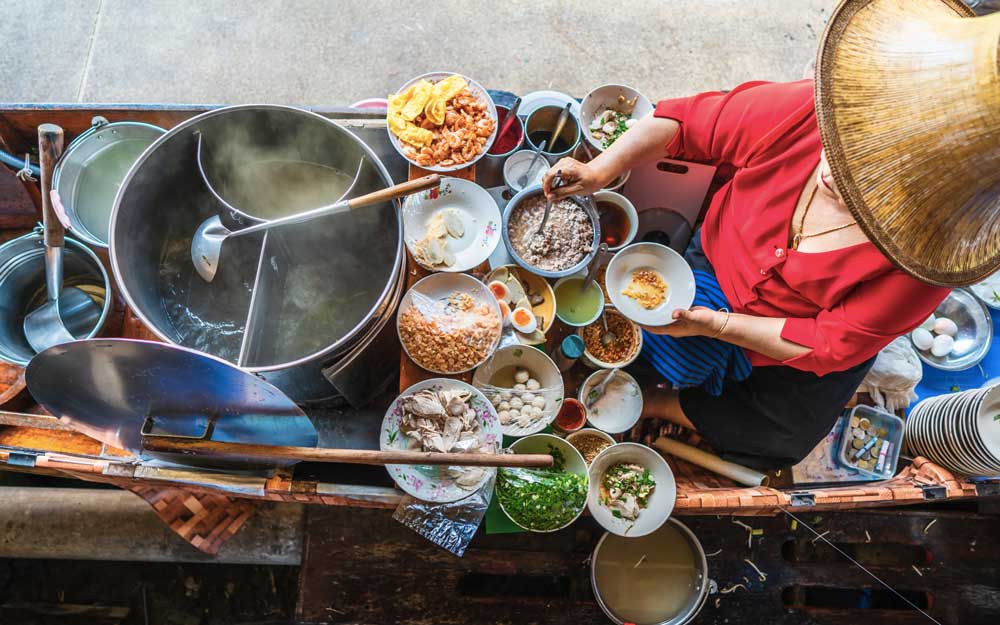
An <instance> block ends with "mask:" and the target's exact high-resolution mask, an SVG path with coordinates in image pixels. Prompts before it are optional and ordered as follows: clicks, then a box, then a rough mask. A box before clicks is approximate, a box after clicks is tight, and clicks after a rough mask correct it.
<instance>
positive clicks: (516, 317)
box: [510, 306, 538, 382]
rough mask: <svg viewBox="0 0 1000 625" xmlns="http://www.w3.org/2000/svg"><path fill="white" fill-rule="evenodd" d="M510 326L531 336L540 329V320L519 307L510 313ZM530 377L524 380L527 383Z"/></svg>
mask: <svg viewBox="0 0 1000 625" xmlns="http://www.w3.org/2000/svg"><path fill="white" fill-rule="evenodd" d="M510 324H511V325H512V326H514V329H515V330H517V331H518V332H521V333H523V334H531V333H532V332H534V331H535V330H536V329H537V328H538V319H536V318H535V313H533V312H531V311H530V310H528V309H527V308H525V307H523V306H519V307H517V308H515V309H514V310H512V311H510ZM528 377H530V376H526V377H525V378H524V381H525V382H527V381H528Z"/></svg>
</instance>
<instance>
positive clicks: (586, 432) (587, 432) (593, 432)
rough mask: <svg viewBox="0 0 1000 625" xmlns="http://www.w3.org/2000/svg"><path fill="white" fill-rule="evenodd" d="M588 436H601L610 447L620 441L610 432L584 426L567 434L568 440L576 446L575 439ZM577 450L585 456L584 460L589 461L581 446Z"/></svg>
mask: <svg viewBox="0 0 1000 625" xmlns="http://www.w3.org/2000/svg"><path fill="white" fill-rule="evenodd" d="M587 436H596V437H597V438H599V439H601V440H602V441H604V442H605V443H607V444H608V447H610V446H612V445H614V444H616V443H617V442H618V441H616V440H615V439H614V437H612V436H611V435H610V434H608V433H607V432H602V431H600V430H598V429H597V428H583V429H582V430H577V431H576V432H572V433H571V434H568V435H567V436H566V440H567V441H569V444H570V445H573V446H574V447H576V442H575V441H577V440H578V439H581V438H585V437H587ZM577 451H579V452H580V455H581V456H583V461H584V462H587V456H586V455H584V453H583V451H582V450H580V449H579V448H577ZM602 451H603V450H602ZM598 453H600V452H598ZM595 458H596V456H595ZM587 464H588V465H589V464H590V463H589V462H587Z"/></svg>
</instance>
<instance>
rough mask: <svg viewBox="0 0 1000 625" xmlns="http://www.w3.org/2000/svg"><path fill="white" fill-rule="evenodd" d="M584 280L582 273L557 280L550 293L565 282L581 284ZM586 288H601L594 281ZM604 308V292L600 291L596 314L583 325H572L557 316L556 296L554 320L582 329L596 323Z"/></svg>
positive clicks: (557, 300) (557, 301)
mask: <svg viewBox="0 0 1000 625" xmlns="http://www.w3.org/2000/svg"><path fill="white" fill-rule="evenodd" d="M586 278H587V276H586V275H585V274H584V273H582V272H581V273H577V274H574V275H572V276H566V277H565V278H559V279H558V280H556V283H555V284H554V285H552V292H553V293H555V292H556V290H557V289H558V288H559V287H560V286H562V285H563V284H565V283H566V282H570V281H572V280H576V281H579V282H583V281H584V280H585V279H586ZM587 288H588V289H593V288H597V289H600V288H601V286H600V285H599V284H597V282H596V281H593V282H591V283H590V285H589V286H588V287H587ZM604 306H605V304H604V292H603V291H601V306H600V307H598V309H597V312H595V313H594V315H593V316H592V317H590V318H589V319H587V320H586V321H584V322H583V323H573V322H572V321H568V320H567V319H564V318H563V317H562V315H560V314H559V297H558V296H557V297H556V318H557V319H559V321H561V322H563V324H564V325H566V326H569V327H571V328H584V327H586V326H589V325H590V324H592V323H594V322H595V321H597V320H598V319H600V318H601V313H602V312H603V311H604Z"/></svg>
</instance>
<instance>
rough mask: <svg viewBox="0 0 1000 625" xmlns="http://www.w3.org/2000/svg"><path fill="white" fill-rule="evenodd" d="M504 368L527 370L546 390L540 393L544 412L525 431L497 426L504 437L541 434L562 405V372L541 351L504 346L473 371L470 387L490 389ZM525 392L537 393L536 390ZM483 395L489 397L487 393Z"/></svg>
mask: <svg viewBox="0 0 1000 625" xmlns="http://www.w3.org/2000/svg"><path fill="white" fill-rule="evenodd" d="M507 367H518V368H521V369H527V370H528V371H530V372H531V374H532V376H533V377H534V379H536V380H538V383H539V384H541V385H542V388H543V389H548V390H547V391H546V393H545V394H544V397H545V409H544V410H543V412H542V418H540V419H538V420H537V421H535V422H534V423H532V424H531V425H530V426H528V427H525V428H522V427H518V426H517V425H516V424H514V423H509V424H507V425H503V424H502V423H501V424H500V427H501V428H502V429H503V433H504V436H528V435H531V434H535V433H537V432H541V431H542V430H544V429H545V428H546V427H547V426H548V425H549V424H550V423H552V421H554V420H555V418H556V415H557V414H559V408H560V407H561V406H562V401H563V378H562V373H560V372H559V368H558V367H556V363H554V362H552V359H551V358H549V357H548V356H547V355H546V354H545V352H543V351H542V350H540V349H535V348H534V347H528V346H525V345H508V346H507V347H501V348H500V349H498V350H497V351H496V353H495V354H493V356H492V357H491V358H490V359H489V360H487V361H486V362H484V363H483V364H482V365H480V366H479V368H478V369H476V373H475V375H473V376H472V384H473V386H475V387H476V388H479V389H480V390H482V388H483V387H484V386H490V379H491V378H492V377H493V376H494V374H495V373H496V372H498V371H501V370H503V369H505V368H507ZM528 392H533V393H535V394H536V395H537V394H538V392H537V391H528ZM484 394H486V395H487V398H489V395H490V394H489V393H484Z"/></svg>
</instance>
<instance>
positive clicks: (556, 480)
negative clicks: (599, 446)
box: [497, 452, 587, 530]
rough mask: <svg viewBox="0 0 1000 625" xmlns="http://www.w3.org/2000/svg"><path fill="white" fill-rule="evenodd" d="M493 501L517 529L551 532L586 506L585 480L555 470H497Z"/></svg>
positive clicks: (581, 477) (570, 519)
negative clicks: (512, 521) (495, 492)
mask: <svg viewBox="0 0 1000 625" xmlns="http://www.w3.org/2000/svg"><path fill="white" fill-rule="evenodd" d="M553 455H556V454H555V453H553ZM559 455H561V452H560V454H559ZM497 498H498V499H499V500H500V504H501V505H502V506H503V509H504V511H505V512H506V513H507V514H508V515H510V518H511V519H513V520H514V521H515V522H516V523H518V524H519V525H521V526H523V527H527V528H529V529H533V530H554V529H556V528H559V527H562V526H563V525H566V524H567V523H569V522H570V521H572V520H573V519H574V518H575V517H576V515H577V514H579V513H580V511H581V510H582V509H583V506H584V505H585V504H586V503H587V479H586V477H585V476H583V475H577V474H576V473H566V472H564V471H561V470H557V469H509V468H501V469H500V470H499V471H498V472H497Z"/></svg>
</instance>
